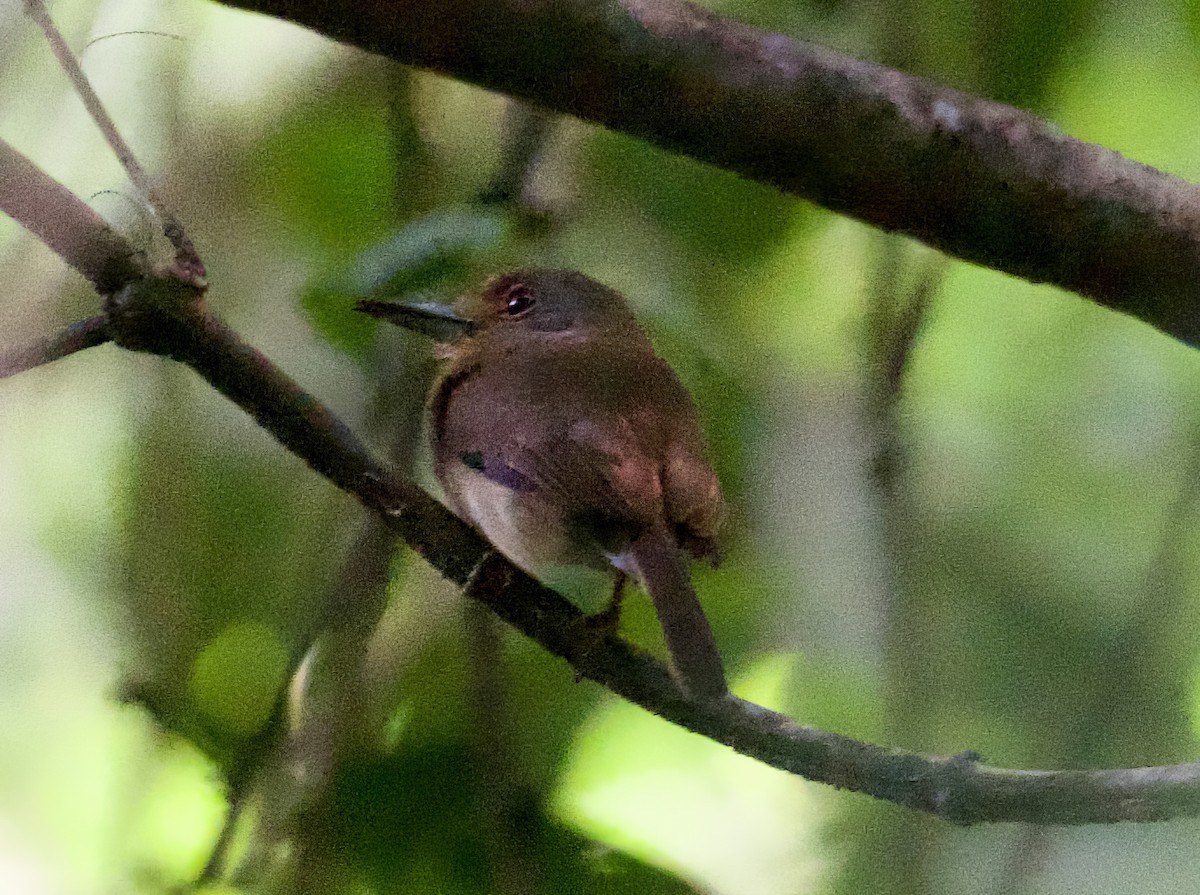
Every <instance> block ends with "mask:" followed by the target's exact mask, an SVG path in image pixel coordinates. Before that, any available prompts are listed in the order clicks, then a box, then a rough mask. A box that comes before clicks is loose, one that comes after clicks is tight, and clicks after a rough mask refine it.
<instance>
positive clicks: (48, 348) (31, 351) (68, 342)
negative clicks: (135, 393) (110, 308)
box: [0, 315, 112, 379]
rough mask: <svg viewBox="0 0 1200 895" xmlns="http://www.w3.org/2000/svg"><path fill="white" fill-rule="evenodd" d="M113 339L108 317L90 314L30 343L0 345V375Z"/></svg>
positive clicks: (11, 373)
mask: <svg viewBox="0 0 1200 895" xmlns="http://www.w3.org/2000/svg"><path fill="white" fill-rule="evenodd" d="M110 341H112V336H111V335H110V334H109V332H108V318H107V317H105V316H103V315H97V316H95V317H88V318H87V319H86V320H80V321H78V322H77V323H72V324H71V325H70V326H68V327H65V328H64V329H62V330H59V331H58V332H57V333H55V334H54V335H52V336H47V337H45V338H44V339H38V340H37V341H35V342H33V343H31V344H29V345H21V346H18V347H16V348H6V349H0V379H3V378H5V377H6V376H12V375H14V374H16V373H21V372H23V371H25V370H31V369H33V368H34V367H40V366H41V365H42V364H48V363H51V362H52V361H56V360H59V359H60V358H64V357H66V356H67V355H69V354H74V353H75V352H76V351H82V350H83V349H85V348H94V347H95V346H97V345H103V344H104V343H105V342H110Z"/></svg>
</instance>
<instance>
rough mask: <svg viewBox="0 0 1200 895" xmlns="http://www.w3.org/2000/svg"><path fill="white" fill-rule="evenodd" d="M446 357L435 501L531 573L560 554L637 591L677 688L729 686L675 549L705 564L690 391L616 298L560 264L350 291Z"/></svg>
mask: <svg viewBox="0 0 1200 895" xmlns="http://www.w3.org/2000/svg"><path fill="white" fill-rule="evenodd" d="M357 308H358V310H361V311H364V312H366V313H368V314H371V315H372V316H375V317H379V318H382V319H386V320H389V321H391V322H393V323H396V324H399V325H401V326H404V327H407V328H409V329H413V330H416V331H419V332H423V333H425V334H426V335H430V336H432V337H434V338H435V339H436V340H437V341H438V342H439V343H440V345H439V349H438V353H439V354H440V355H441V356H442V357H443V358H444V359H445V360H446V366H445V370H444V372H443V373H442V374H441V375H440V377H439V378H438V379H437V380H436V381H435V382H434V384H433V387H432V389H431V391H430V397H429V402H428V406H429V417H430V425H429V431H430V439H431V442H432V454H433V463H434V472H435V475H436V477H437V479H438V481H439V482H440V484H441V486H442V489H443V490H444V492H445V494H446V498H447V501H448V502H449V504H450V507H451V509H452V510H453V511H454V512H455V514H456V515H458V516H459V517H460V518H461V519H463V520H464V521H466V522H468V523H470V524H472V525H474V526H475V527H476V528H478V529H479V531H480V532H482V534H483V535H484V537H486V538H487V540H489V541H490V542H491V543H492V545H494V546H495V547H496V548H497V549H498V550H499V551H500V552H501V553H502V554H504V555H505V556H506V557H507V558H508V559H509V560H511V561H512V562H513V563H514V564H515V565H517V566H519V567H520V568H522V569H523V570H525V571H526V572H528V573H529V574H530V575H532V576H533V577H535V578H540V577H543V576H544V575H545V574H546V573H547V571H548V570H550V569H554V568H561V567H564V566H568V567H570V566H578V567H584V568H590V569H597V570H601V571H603V572H605V573H606V574H608V575H611V576H612V577H613V581H614V593H613V601H612V604H611V605H612V607H613V608H615V607H619V605H620V599H621V595H622V588H623V585H624V582H625V580H626V577H631V578H633V579H634V580H636V581H638V582H639V583H640V584H641V585H642V586H643V587H644V589H645V590H646V591H647V593H648V594H649V596H650V598H651V601H652V602H653V604H654V607H655V610H656V612H657V615H658V618H659V622H660V624H661V625H662V629H663V635H664V640H665V641H666V645H667V649H668V652H669V653H670V656H671V662H672V666H673V669H674V672H675V675H676V677H677V679H678V681H679V683H680V684H681V685H682V687H683V689H684V691H685V692H686V693H687V694H688V695H689V696H691V697H695V698H697V699H701V700H712V699H719V698H722V697H724V696H725V695H726V694H727V693H728V692H729V691H728V686H727V684H726V679H725V671H724V664H723V662H722V659H721V655H720V652H719V650H718V648H717V645H716V640H715V638H714V636H713V632H712V628H711V626H710V624H709V622H708V618H707V616H706V615H705V613H704V609H703V608H702V606H701V604H700V601H699V599H698V597H697V595H696V592H695V590H694V588H693V586H692V583H691V575H690V571H689V566H688V560H689V558H696V559H704V560H708V561H710V562H712V563H713V564H715V563H716V560H717V557H718V548H717V530H718V527H719V525H720V522H721V519H722V516H723V499H722V495H721V488H720V484H719V482H718V479H717V475H716V472H715V471H714V469H713V467H712V465H711V463H710V462H709V460H708V456H707V449H706V445H705V441H704V437H703V434H702V430H701V427H700V422H699V417H698V414H697V411H696V407H695V404H694V403H693V401H692V398H691V396H690V395H689V394H688V392H687V390H686V389H685V387H684V386H683V384H682V383H681V382H680V380H679V377H678V376H677V375H676V374H675V371H674V370H673V369H672V368H671V367H670V366H669V365H668V364H667V362H666V361H665V360H663V359H662V358H661V357H660V356H659V355H658V354H657V353H656V352H655V350H654V346H653V344H652V343H651V341H650V337H649V336H648V334H647V333H646V331H645V329H643V328H642V326H641V324H640V323H639V322H638V320H637V317H636V316H635V315H634V313H633V311H632V310H631V309H630V307H629V305H628V303H627V302H626V300H625V298H624V296H622V295H621V293H619V292H618V291H617V290H615V289H612V288H610V287H608V286H606V285H604V284H602V283H599V282H597V281H596V280H594V279H591V278H590V277H588V276H586V275H584V274H582V273H579V272H577V271H574V270H554V269H538V268H534V269H527V270H519V271H515V272H512V273H506V274H503V275H499V276H495V277H493V278H491V279H490V280H488V281H487V282H486V284H485V285H484V286H483V288H482V289H481V290H480V291H478V292H476V293H474V294H472V295H469V296H467V297H465V298H463V299H460V301H459V302H458V303H457V305H455V306H453V307H451V306H446V305H438V304H433V303H423V304H414V303H404V302H394V301H380V300H365V301H361V302H359V304H358V306H357Z"/></svg>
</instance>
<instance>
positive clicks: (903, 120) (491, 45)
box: [222, 0, 1200, 345]
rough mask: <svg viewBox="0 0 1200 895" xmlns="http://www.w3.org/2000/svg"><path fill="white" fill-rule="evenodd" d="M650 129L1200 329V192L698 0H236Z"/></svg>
mask: <svg viewBox="0 0 1200 895" xmlns="http://www.w3.org/2000/svg"><path fill="white" fill-rule="evenodd" d="M222 2H225V3H226V4H227V5H231V6H239V7H243V8H245V9H252V10H256V11H258V12H262V13H266V14H268V15H274V16H278V17H280V18H284V19H288V20H290V21H293V22H298V23H300V24H302V25H306V26H307V27H309V28H313V29H314V30H316V31H319V32H321V33H322V34H326V35H328V36H329V37H331V38H334V39H336V40H341V41H345V42H346V43H350V44H354V45H355V46H358V47H362V48H364V49H367V50H371V51H373V52H377V53H381V54H383V55H386V56H389V57H391V58H392V59H395V60H397V61H400V62H404V63H408V64H411V65H416V66H420V67H422V68H427V69H432V70H434V71H439V72H444V73H446V74H449V75H452V76H454V77H456V78H461V79H462V80H465V81H471V82H473V83H476V84H480V85H482V86H484V87H488V88H491V89H493V90H498V91H501V92H504V93H509V94H512V95H514V96H518V97H521V98H524V99H526V100H529V101H531V102H534V103H537V104H539V105H541V106H543V107H544V108H547V109H551V110H554V111H558V112H565V113H568V114H571V115H575V116H578V117H580V118H583V119H586V120H588V121H595V122H598V123H600V124H603V125H606V126H607V127H611V128H613V129H615V130H620V131H624V132H626V133H629V134H633V135H634V136H638V137H642V138H644V139H646V140H649V141H651V142H653V143H656V144H658V145H659V146H662V147H664V148H666V149H670V150H673V151H676V152H680V153H683V154H686V155H690V156H693V157H695V158H697V159H701V160H703V161H707V162H711V163H713V164H715V165H719V166H721V167H724V168H729V169H730V170H733V171H737V172H739V173H741V174H744V175H745V176H747V177H751V178H754V179H756V180H761V181H764V182H766V183H770V184H774V185H775V186H777V187H779V188H780V189H783V190H786V191H787V192H790V193H793V194H795V195H797V196H800V197H802V198H805V199H809V200H811V201H813V202H816V203H818V204H820V205H824V206H826V207H828V208H831V209H833V210H834V211H837V212H841V213H843V214H848V215H851V216H853V217H856V218H859V219H860V220H863V221H866V222H867V223H870V224H874V225H875V226H878V227H881V228H883V229H885V230H894V231H897V232H900V233H904V234H907V235H909V236H913V237H915V238H917V239H919V240H921V241H923V242H926V243H928V244H930V245H932V246H935V247H937V248H939V249H941V250H942V251H944V252H947V253H948V254H951V255H955V256H957V257H959V258H962V259H965V260H967V261H973V262H975V263H977V264H983V265H986V266H988V267H993V268H995V269H997V270H1001V271H1005V272H1007V273H1011V274H1015V275H1017V276H1020V277H1024V278H1026V279H1029V280H1032V281H1034V282H1047V283H1052V284H1054V285H1057V286H1061V287H1062V288H1064V289H1069V290H1072V291H1075V292H1079V293H1081V294H1083V295H1086V296H1089V297H1091V298H1093V299H1095V300H1096V301H1098V302H1100V303H1101V304H1103V305H1106V306H1108V307H1110V308H1113V309H1115V310H1118V311H1123V312H1125V313H1128V314H1132V315H1134V316H1136V317H1139V318H1141V319H1142V320H1145V321H1146V322H1147V323H1150V324H1152V325H1154V326H1156V327H1158V328H1159V329H1161V330H1163V331H1164V332H1166V333H1168V334H1170V335H1172V336H1175V337H1176V338H1178V339H1181V340H1183V341H1185V342H1188V343H1189V344H1192V345H1200V313H1197V311H1200V192H1198V191H1197V189H1196V188H1195V187H1194V186H1192V185H1190V184H1188V183H1186V182H1184V181H1182V180H1179V179H1177V178H1175V177H1172V176H1170V175H1168V174H1165V173H1163V172H1161V171H1157V170H1155V169H1153V168H1149V167H1147V166H1145V165H1141V164H1139V163H1137V162H1134V161H1130V160H1129V159H1126V158H1124V157H1122V156H1121V155H1120V154H1118V153H1116V152H1112V151H1110V150H1107V149H1104V148H1102V147H1099V146H1094V145H1090V144H1087V143H1082V142H1080V141H1078V140H1075V139H1072V138H1071V137H1068V136H1065V135H1063V134H1062V133H1060V132H1059V131H1058V130H1057V129H1056V128H1055V127H1054V126H1053V125H1052V124H1050V123H1048V122H1046V121H1043V120H1042V119H1039V118H1037V117H1036V116H1033V115H1030V114H1028V113H1026V112H1022V111H1020V110H1018V109H1014V108H1012V107H1010V106H1004V105H1001V104H998V103H993V102H989V101H987V100H984V99H981V98H979V97H974V96H970V95H967V94H964V93H961V92H958V91H955V90H951V89H949V88H946V87H942V86H940V85H937V84H934V83H932V82H930V81H927V80H924V79H922V78H916V77H912V76H910V75H906V74H903V73H901V72H898V71H894V70H891V69H887V68H883V67H881V66H878V65H873V64H871V63H868V62H862V61H860V60H857V59H852V58H850V57H847V56H843V55H840V54H837V53H834V52H832V51H830V50H826V49H824V48H821V47H817V46H814V45H812V44H807V43H804V42H802V41H798V40H793V39H791V38H789V37H786V36H784V35H780V34H770V33H767V32H764V31H759V30H756V29H754V28H750V27H747V26H745V25H742V24H740V23H738V22H735V21H732V20H730V19H725V18H722V17H720V16H718V15H716V14H715V13H712V12H709V11H707V10H704V9H701V8H700V7H697V6H694V5H692V4H690V3H687V2H685V0H539V2H536V3H535V2H530V0H347V2H344V3H336V4H334V3H328V2H325V0H222Z"/></svg>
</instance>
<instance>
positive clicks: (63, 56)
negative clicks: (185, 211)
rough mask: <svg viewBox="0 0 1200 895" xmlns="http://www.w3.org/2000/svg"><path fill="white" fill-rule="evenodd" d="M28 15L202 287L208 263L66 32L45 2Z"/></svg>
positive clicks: (37, 1) (28, 6) (28, 3)
mask: <svg viewBox="0 0 1200 895" xmlns="http://www.w3.org/2000/svg"><path fill="white" fill-rule="evenodd" d="M25 12H26V14H27V15H28V16H29V17H30V18H31V19H33V21H34V22H35V23H36V24H37V26H38V27H39V28H41V29H42V32H43V33H44V34H45V35H46V42H47V43H49V44H50V50H51V52H53V53H54V56H55V58H56V59H58V64H59V65H61V66H62V69H63V71H64V72H66V75H67V78H68V79H69V80H70V82H71V86H72V87H74V88H75V92H76V93H77V94H78V95H79V98H80V99H81V100H82V101H83V105H84V108H85V109H87V112H88V114H89V115H90V116H91V118H92V121H94V122H95V123H96V127H98V128H99V129H100V132H101V133H102V134H103V135H104V139H105V140H106V141H108V145H109V146H110V147H111V148H112V151H113V153H114V154H115V155H116V157H117V160H118V161H119V162H120V163H121V167H122V168H124V169H125V171H126V173H127V174H128V175H129V179H130V181H131V182H132V183H133V185H134V187H135V188H136V189H137V190H138V192H140V193H141V194H142V195H143V196H145V198H146V201H147V202H149V203H150V207H151V208H153V209H154V211H155V214H157V215H158V219H159V221H160V222H161V223H162V228H163V235H165V236H166V237H167V239H168V240H169V241H170V243H171V245H173V246H174V247H175V263H176V265H177V266H178V267H179V269H180V272H181V273H182V274H184V275H185V278H186V279H189V280H192V281H194V282H195V283H196V284H197V285H199V284H200V283H201V282H202V281H203V279H204V262H203V261H201V260H200V255H199V253H198V252H197V251H196V247H195V246H194V245H193V244H192V241H191V239H189V238H188V235H187V233H186V232H185V231H184V229H183V225H182V224H181V223H180V222H179V219H178V218H176V217H175V215H174V214H173V213H172V212H171V211H170V209H168V208H167V205H166V203H165V202H163V200H162V197H161V196H159V194H158V191H157V190H156V189H155V188H154V184H153V183H152V182H151V180H150V176H149V175H148V174H147V173H146V169H145V168H143V167H142V165H141V162H139V161H138V160H137V156H135V155H134V154H133V150H132V149H130V147H129V144H128V143H126V142H125V138H124V137H122V136H121V132H120V131H119V130H117V126H116V124H115V123H114V122H113V120H112V118H111V117H110V116H109V114H108V111H107V110H106V109H105V108H104V104H103V103H102V102H100V97H98V96H97V95H96V91H95V90H93V89H92V85H91V83H90V82H89V81H88V79H87V75H85V74H84V73H83V69H82V68H80V66H79V60H78V59H76V58H75V54H74V53H73V52H71V48H70V47H69V46H67V42H66V40H65V39H64V38H63V36H62V33H61V32H60V31H59V30H58V27H57V26H56V25H55V24H54V21H53V19H51V18H50V13H49V11H48V10H47V9H46V5H45V3H44V2H43V0H25Z"/></svg>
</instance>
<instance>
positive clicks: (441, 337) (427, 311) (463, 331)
mask: <svg viewBox="0 0 1200 895" xmlns="http://www.w3.org/2000/svg"><path fill="white" fill-rule="evenodd" d="M354 310H356V311H362V312H363V313H364V314H370V315H371V316H372V317H378V318H380V319H381V320H388V321H391V322H392V323H394V324H396V325H397V326H403V327H404V328H405V329H411V330H412V331H413V332H418V333H420V334H421V335H423V336H429V337H430V338H431V339H436V340H437V341H439V342H456V341H458V340H459V339H461V338H463V337H464V336H469V335H471V333H472V332H474V330H475V324H474V323H472V322H471V321H470V320H467V319H466V318H464V317H460V316H458V315H457V314H455V313H454V309H453V308H451V307H450V306H449V305H442V304H437V303H436V302H419V303H413V304H405V303H404V302H398V301H376V300H374V299H366V300H364V301H360V302H359V303H358V304H356V305H355V306H354Z"/></svg>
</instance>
